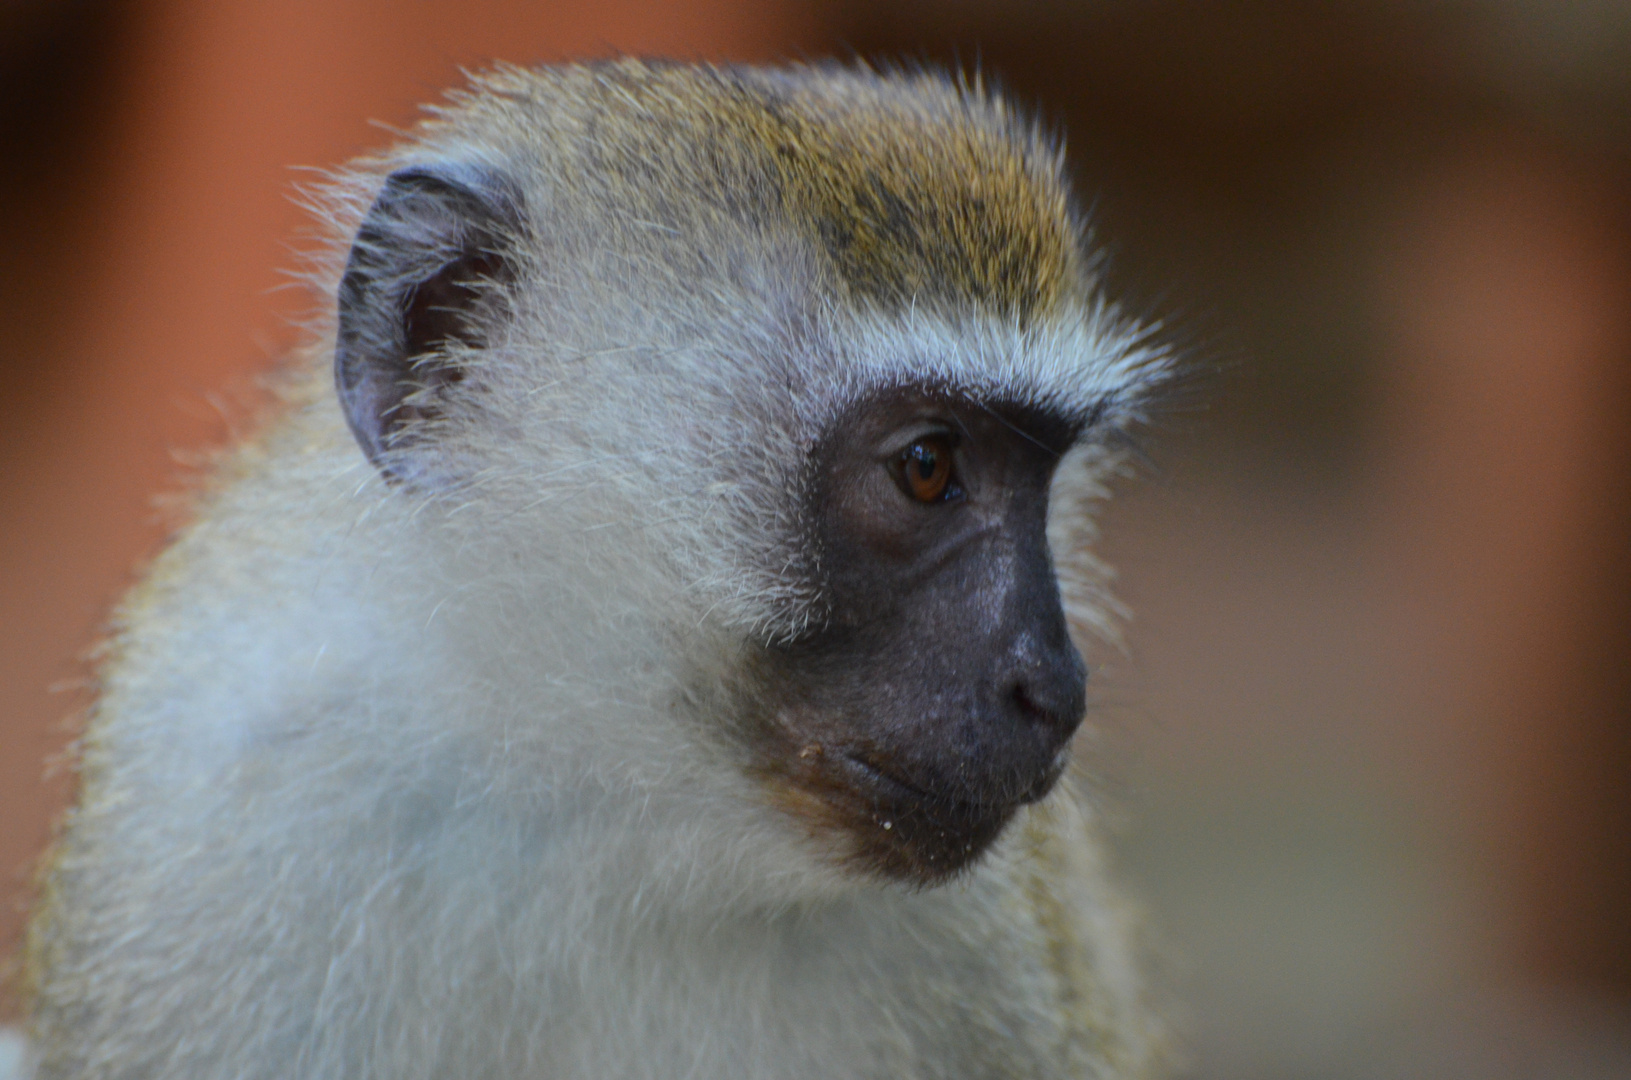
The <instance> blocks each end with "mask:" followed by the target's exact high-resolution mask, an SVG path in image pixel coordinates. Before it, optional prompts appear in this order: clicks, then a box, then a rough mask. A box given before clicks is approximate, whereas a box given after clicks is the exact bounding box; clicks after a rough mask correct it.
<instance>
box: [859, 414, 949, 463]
mask: <svg viewBox="0 0 1631 1080" xmlns="http://www.w3.org/2000/svg"><path fill="white" fill-rule="evenodd" d="M924 439H945V440H946V442H947V444H948V445H950V446H951V448H952V450H953V452H955V451H957V450H959V449H961V447H962V445H963V431H962V429H961V428H959V427H956V426H954V425H952V424H950V423H948V422H946V421H943V420H926V421H924V422H923V423H921V424H913V425H911V426H910V427H906V428H902V429H899V430H897V431H894V432H892V433H891V434H890V436H889V441H888V442H886V443H884V444H883V449H882V451H881V452H880V453H879V455H878V460H880V461H893V460H894V459H895V458H898V457H900V456H901V455H902V454H904V453H906V451H908V450H910V449H911V448H912V445H913V444H914V443H919V442H922V441H923V440H924Z"/></svg>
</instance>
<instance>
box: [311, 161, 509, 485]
mask: <svg viewBox="0 0 1631 1080" xmlns="http://www.w3.org/2000/svg"><path fill="white" fill-rule="evenodd" d="M520 220H521V215H520V212H519V200H518V199H517V198H516V196H515V193H514V191H513V189H512V187H511V186H510V185H508V184H506V183H504V182H502V180H501V179H500V178H499V177H498V176H497V175H496V174H494V173H493V172H492V171H491V170H489V169H486V168H482V167H478V166H473V165H469V164H464V163H454V162H442V163H436V164H421V165H409V166H405V167H403V168H399V169H396V170H395V171H393V172H391V173H390V174H389V175H387V176H386V177H385V179H384V181H383V182H382V183H381V185H380V188H379V191H378V193H377V194H376V195H375V197H374V200H373V202H372V204H371V205H370V206H369V208H368V211H367V213H366V214H364V215H363V219H362V221H361V222H360V223H359V225H358V227H357V231H356V234H355V235H354V237H353V239H352V243H351V248H350V250H349V252H348V253H347V256H346V264H345V270H344V273H343V274H342V276H341V278H340V284H339V289H338V292H337V296H336V305H337V313H336V316H337V317H336V332H335V346H334V384H335V390H336V392H337V394H338V396H339V400H340V407H341V411H342V412H343V413H344V414H345V418H346V423H347V425H348V426H349V427H350V429H351V434H352V436H353V437H354V438H355V439H356V440H357V444H358V446H359V447H361V448H362V451H363V454H364V455H365V456H366V457H367V458H368V460H369V461H370V462H371V463H372V464H373V465H374V467H375V468H376V469H378V470H379V471H380V473H381V474H382V475H383V476H384V477H385V479H386V480H387V481H388V482H392V483H400V482H404V481H407V480H409V479H411V478H412V477H413V476H414V475H416V474H418V473H420V472H422V471H424V470H422V469H420V468H416V467H415V463H414V461H413V460H412V459H413V454H412V450H413V444H412V441H411V440H405V439H404V438H403V436H404V434H405V433H407V432H410V431H412V430H415V429H417V428H418V426H419V423H418V422H419V421H422V420H423V419H424V418H425V416H426V414H427V413H428V412H431V411H434V410H433V409H426V408H424V407H423V406H422V405H417V404H416V405H410V404H408V401H409V399H410V398H411V397H414V396H415V395H418V396H420V397H421V398H423V395H424V394H425V393H426V392H431V393H434V392H435V390H436V389H437V388H438V387H440V386H444V385H447V384H450V383H454V382H457V381H459V379H460V377H461V376H462V372H460V371H459V370H458V369H457V368H453V367H451V366H447V365H441V366H438V365H435V364H434V363H429V364H427V362H426V361H427V358H428V359H430V360H432V361H433V360H434V358H435V357H436V355H437V353H436V351H435V349H434V348H430V349H419V350H417V351H416V350H414V349H413V348H411V347H410V341H412V340H413V339H414V338H415V336H416V335H415V333H414V330H415V327H414V326H413V325H412V320H413V319H414V318H416V317H422V315H423V314H424V312H425V311H427V310H428V311H434V312H437V313H438V314H439V315H440V316H441V317H442V321H443V322H446V321H447V320H446V318H445V316H446V314H447V312H448V309H447V308H446V307H432V308H426V307H425V305H423V304H420V303H416V299H417V298H418V297H419V296H420V294H421V291H422V290H424V289H425V288H426V287H427V286H434V287H436V288H438V289H439V290H440V291H442V292H444V293H445V292H447V291H448V290H454V291H460V290H462V291H464V292H466V293H468V294H469V295H470V297H471V298H472V301H473V299H474V298H475V297H477V296H479V295H480V292H481V291H482V290H479V289H472V288H471V286H470V285H469V284H466V283H465V282H466V281H483V282H489V283H492V282H496V283H499V284H500V285H502V284H505V283H507V282H509V281H513V280H514V278H515V276H516V266H515V260H514V247H515V241H516V235H517V233H518V231H519V225H520ZM461 266H463V267H467V268H468V269H469V270H470V273H468V274H466V275H463V276H462V277H461V276H459V275H457V274H456V271H457V269H458V268H460V267H461ZM419 336H421V337H422V336H423V335H419ZM451 336H452V334H451V333H449V334H445V335H443V336H442V340H446V338H447V337H451Z"/></svg>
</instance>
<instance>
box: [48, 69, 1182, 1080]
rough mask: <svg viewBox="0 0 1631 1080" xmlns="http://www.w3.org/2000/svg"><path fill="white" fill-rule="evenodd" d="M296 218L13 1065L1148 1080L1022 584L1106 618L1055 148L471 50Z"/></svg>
mask: <svg viewBox="0 0 1631 1080" xmlns="http://www.w3.org/2000/svg"><path fill="white" fill-rule="evenodd" d="M329 211H330V213H331V215H332V217H333V220H334V223H335V228H336V233H337V235H339V236H340V237H341V239H340V241H339V242H338V243H337V244H336V256H335V258H334V260H333V265H332V267H331V268H330V269H329V270H328V271H327V272H326V273H327V276H326V278H325V279H324V286H325V288H327V289H328V290H329V294H330V295H332V296H333V297H334V298H335V304H334V322H333V324H332V326H331V327H330V332H329V333H328V334H327V335H326V337H325V340H324V342H323V343H321V344H316V345H313V346H311V347H310V348H309V349H308V350H307V351H306V352H305V353H304V354H302V356H300V357H297V358H296V360H295V363H294V365H293V373H292V374H291V376H290V387H289V389H288V391H287V393H288V397H289V398H290V402H289V405H288V408H287V410H286V412H285V414H284V415H283V416H282V418H281V419H280V420H279V421H277V422H276V423H274V424H273V425H272V426H270V428H269V429H268V430H267V431H266V432H265V433H264V434H263V435H262V436H260V437H259V438H257V439H255V440H253V441H251V442H249V443H248V444H246V445H243V446H241V447H239V448H238V449H237V450H236V451H235V452H233V453H232V454H231V456H230V457H229V458H228V459H227V460H226V462H225V464H224V465H223V466H222V467H221V468H220V470H219V473H218V475H217V477H216V479H215V481H214V483H213V484H212V485H211V486H210V487H209V488H208V490H207V491H206V492H205V493H204V494H203V495H202V496H201V498H200V500H199V505H198V508H197V514H196V519H195V520H194V522H193V523H192V524H191V525H190V526H189V527H188V528H186V529H185V530H184V531H183V532H182V533H181V534H180V535H179V537H178V538H177V539H176V541H175V542H174V544H173V545H172V546H171V547H170V548H169V550H168V551H167V552H165V553H164V554H163V555H162V556H161V557H160V558H159V559H158V560H157V562H156V563H155V564H154V565H153V567H152V569H151V571H150V572H149V573H148V575H147V577H146V580H145V581H143V582H142V584H141V585H139V586H138V587H137V588H136V590H135V591H134V592H133V593H132V594H131V596H130V597H129V598H128V599H127V600H126V601H125V603H124V605H123V606H122V608H121V609H120V611H119V614H118V617H117V623H116V628H115V631H114V634H113V637H112V641H111V643H110V656H109V659H108V660H107V661H106V663H105V666H104V669H103V672H102V690H101V697H100V701H99V703H98V705H97V706H96V709H95V712H94V716H93V717H92V718H91V720H90V722H89V724H88V727H87V730H86V732H85V735H84V739H83V749H82V766H81V768H82V773H81V779H82V791H81V794H80V798H79V804H78V806H77V808H76V809H75V810H74V811H73V812H72V814H71V815H70V817H69V818H68V821H67V824H66V827H65V829H64V831H63V834H62V837H61V840H60V843H59V845H58V847H57V850H56V853H55V855H54V856H53V859H52V864H51V866H50V868H49V871H48V874H47V877H46V881H45V885H44V887H43V890H42V896H41V899H40V901H39V904H38V909H37V911H36V914H35V916H34V921H33V924H32V929H31V934H30V946H29V956H28V969H29V974H30V976H31V981H32V995H33V1002H34V1006H33V1009H34V1011H33V1024H34V1028H33V1035H32V1039H33V1053H34V1055H35V1057H36V1060H37V1074H38V1076H39V1077H40V1078H42V1080H46V1078H49V1080H57V1078H70V1077H72V1078H92V1077H95V1078H113V1077H120V1078H137V1077H141V1078H158V1077H176V1078H181V1077H186V1078H215V1077H219V1078H227V1077H232V1078H237V1080H243V1078H258V1077H265V1078H271V1077H301V1078H319V1077H320V1078H336V1080H338V1078H341V1077H347V1078H359V1077H381V1078H391V1080H401V1078H417V1077H448V1078H472V1077H493V1078H499V1077H505V1078H508V1077H548V1078H579V1077H581V1078H593V1080H608V1078H624V1077H650V1078H659V1077H661V1078H670V1077H698V1078H705V1080H716V1078H725V1077H731V1078H754V1080H757V1078H771V1077H779V1078H788V1080H795V1078H796V1080H815V1078H828V1077H875V1078H903V1077H914V1078H917V1077H921V1078H954V1077H955V1078H995V1077H1012V1078H1028V1080H1034V1078H1064V1077H1071V1078H1084V1077H1095V1078H1109V1077H1117V1078H1123V1077H1143V1076H1149V1075H1154V1074H1156V1073H1158V1072H1159V1071H1160V1069H1161V1061H1162V1059H1163V1051H1162V1049H1161V1045H1162V1044H1161V1039H1160V1037H1159V1024H1158V1023H1157V1021H1156V1020H1155V1018H1154V1017H1153V1015H1152V1010H1150V1009H1149V1008H1148V1004H1147V1000H1146V999H1147V997H1148V994H1147V991H1146V989H1145V986H1144V983H1143V981H1142V980H1141V976H1140V972H1139V969H1138V964H1137V958H1136V955H1135V954H1136V951H1137V950H1136V949H1135V948H1134V947H1133V946H1132V944H1131V939H1132V937H1133V934H1132V930H1131V926H1130V922H1129V920H1128V919H1127V917H1126V916H1125V914H1124V910H1123V906H1122V905H1121V904H1120V902H1119V901H1118V900H1117V899H1116V895H1115V893H1114V891H1113V890H1112V889H1111V888H1110V887H1109V886H1108V885H1107V883H1106V880H1105V874H1104V871H1103V869H1102V857H1101V852H1100V847H1099V844H1098V841H1097V840H1096V839H1095V828H1094V824H1093V815H1092V812H1091V808H1090V804H1089V803H1087V802H1085V801H1084V800H1083V799H1082V798H1081V797H1080V793H1078V792H1076V791H1074V790H1073V787H1074V781H1073V780H1063V781H1062V780H1061V777H1062V776H1064V775H1065V774H1066V772H1067V764H1068V761H1069V757H1070V746H1071V740H1072V735H1073V734H1074V733H1075V732H1076V730H1077V728H1078V724H1079V723H1080V721H1081V720H1082V718H1083V713H1084V710H1085V707H1086V706H1085V701H1086V698H1085V693H1086V691H1085V679H1086V669H1085V667H1084V666H1083V662H1082V659H1081V657H1080V655H1079V653H1078V651H1077V648H1076V647H1075V646H1074V645H1073V643H1072V640H1071V637H1070V634H1069V632H1068V630H1067V621H1069V619H1070V617H1069V616H1067V613H1066V606H1065V604H1064V603H1062V601H1061V590H1060V587H1059V584H1058V580H1057V579H1056V576H1055V568H1054V560H1055V558H1057V559H1059V560H1060V562H1061V564H1062V565H1061V569H1062V572H1063V579H1064V581H1065V585H1066V588H1065V594H1066V596H1067V597H1068V598H1069V602H1070V606H1071V607H1072V608H1073V612H1072V615H1073V617H1074V621H1075V622H1076V623H1077V624H1078V627H1079V628H1085V627H1090V626H1091V625H1092V624H1094V623H1096V622H1098V621H1100V620H1102V618H1103V614H1102V612H1103V605H1102V604H1100V603H1098V602H1097V601H1096V600H1095V595H1096V593H1095V590H1096V588H1097V586H1096V585H1095V580H1096V578H1095V577H1094V575H1093V574H1092V566H1091V565H1090V564H1089V563H1087V562H1086V561H1085V560H1087V559H1088V558H1089V557H1088V556H1087V555H1085V537H1084V535H1083V533H1084V530H1085V529H1086V528H1087V521H1088V519H1087V517H1086V508H1087V504H1088V503H1089V502H1090V501H1091V500H1092V499H1093V498H1095V497H1096V496H1097V495H1098V494H1099V493H1100V480H1101V478H1102V476H1103V474H1104V472H1105V470H1106V469H1107V468H1110V467H1111V466H1112V464H1113V462H1114V460H1115V451H1114V444H1115V442H1116V433H1117V432H1119V431H1122V430H1123V429H1124V428H1125V427H1126V426H1127V425H1128V424H1129V423H1131V422H1133V421H1135V420H1136V419H1137V418H1138V417H1139V414H1140V409H1141V402H1142V401H1143V400H1144V399H1145V395H1146V393H1147V391H1148V390H1149V389H1150V388H1151V387H1153V386H1155V385H1156V384H1157V383H1158V382H1159V381H1160V380H1161V378H1162V376H1163V372H1164V371H1165V369H1166V366H1167V364H1166V360H1165V358H1164V354H1163V353H1162V352H1161V350H1159V349H1158V348H1156V347H1154V346H1152V345H1150V344H1149V343H1148V340H1147V337H1146V336H1145V334H1144V333H1143V332H1142V331H1141V330H1140V329H1139V328H1138V327H1136V326H1134V325H1133V324H1132V323H1130V322H1129V321H1128V320H1126V319H1124V318H1122V317H1121V316H1120V315H1118V314H1117V311H1116V309H1115V308H1114V307H1113V306H1111V305H1109V304H1107V303H1106V302H1105V301H1104V300H1103V299H1102V298H1101V297H1100V295H1099V293H1098V292H1097V291H1096V284H1095V279H1094V273H1093V261H1092V259H1091V257H1090V256H1089V254H1088V253H1087V251H1086V248H1085V241H1084V235H1083V225H1082V221H1081V218H1080V216H1079V214H1078V212H1077V210H1076V209H1075V208H1074V206H1073V204H1072V201H1071V197H1070V193H1069V191H1068V190H1067V185H1066V181H1065V174H1064V167H1063V165H1062V161H1061V157H1060V153H1059V150H1058V148H1057V147H1056V146H1055V145H1054V144H1053V143H1052V142H1050V140H1049V139H1047V138H1046V137H1044V136H1043V135H1041V134H1039V133H1038V131H1037V129H1036V128H1035V127H1034V126H1033V125H1032V124H1031V123H1030V122H1028V121H1027V120H1025V119H1024V118H1022V117H1021V116H1019V115H1017V114H1016V113H1015V111H1014V110H1013V108H1012V107H1011V106H1010V105H1009V104H1008V103H1007V102H1005V101H1004V100H1003V99H1002V98H1001V97H1000V96H997V95H995V94H994V93H992V92H990V91H988V90H987V89H985V88H984V87H983V86H981V85H980V84H979V83H978V82H968V81H958V80H955V79H952V78H948V77H945V76H942V75H938V74H931V73H906V72H894V73H880V72H876V71H871V70H868V69H865V68H856V67H841V66H810V67H793V68H786V69H751V68H718V67H692V66H678V65H659V64H647V63H641V62H636V61H631V60H624V61H617V62H609V63H603V64H593V65H583V66H569V67H548V68H541V69H537V70H522V69H518V68H510V67H501V68H498V69H496V70H493V71H491V72H489V73H487V74H484V75H481V76H479V77H476V78H475V79H474V80H473V82H472V83H471V84H470V86H469V87H468V88H467V89H465V90H462V91H459V92H456V93H454V94H453V95H451V97H450V98H449V99H448V100H447V102H446V103H444V104H443V105H441V106H440V107H437V108H435V109H433V110H432V111H431V113H430V115H429V117H428V118H427V119H426V120H425V121H424V122H423V123H421V124H420V125H419V126H418V127H417V128H415V129H414V130H413V131H412V132H411V134H410V135H409V136H408V137H407V138H406V140H405V141H404V142H403V143H402V144H401V145H399V146H397V147H396V148H394V149H392V150H390V151H389V152H387V153H385V154H383V155H381V156H379V157H378V158H374V159H369V160H366V161H364V162H362V163H360V164H359V165H358V166H356V167H355V169H354V170H352V171H351V172H350V173H348V174H346V175H345V176H344V177H343V178H342V179H341V180H340V181H339V182H338V184H337V185H336V188H335V191H334V193H333V197H332V198H331V199H330V201H329ZM330 372H332V374H330ZM336 387H337V389H338V392H337V393H336V389H335V388H336ZM1050 539H1051V541H1052V542H1051V544H1050Z"/></svg>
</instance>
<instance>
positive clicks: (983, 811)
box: [844, 750, 1068, 818]
mask: <svg viewBox="0 0 1631 1080" xmlns="http://www.w3.org/2000/svg"><path fill="white" fill-rule="evenodd" d="M844 760H845V761H846V762H848V764H849V765H850V766H851V771H852V772H855V773H859V774H860V778H861V779H862V780H863V782H864V783H865V785H866V786H867V787H870V788H872V789H873V790H874V791H878V792H880V793H881V794H883V795H884V796H885V797H886V798H888V799H890V800H891V801H894V802H898V803H906V804H915V805H920V806H941V807H947V808H952V809H955V810H957V811H960V812H961V813H964V814H968V815H970V816H974V817H1001V818H1006V817H1007V815H1009V814H1011V813H1012V812H1013V811H1014V810H1015V809H1017V808H1018V807H1020V806H1024V805H1026V804H1028V803H1034V802H1036V801H1038V800H1040V799H1042V798H1043V797H1044V796H1046V795H1047V794H1048V792H1050V791H1052V790H1053V785H1054V784H1055V783H1057V782H1058V780H1059V777H1060V775H1062V774H1063V773H1064V771H1065V763H1066V761H1067V760H1068V755H1066V754H1063V753H1061V754H1057V755H1055V756H1054V759H1053V760H1052V761H1050V762H1049V764H1048V767H1047V768H1046V769H1044V770H1043V771H1042V773H1041V774H1040V775H1039V776H1038V777H1037V778H1036V779H1035V780H1034V781H1032V782H1031V783H1030V784H1029V785H1028V786H1026V787H1024V788H1022V789H1020V790H1018V791H1015V792H1014V793H1013V794H1011V795H1008V794H1006V793H1005V794H1003V795H999V796H998V797H997V798H977V797H971V793H970V792H968V791H966V790H964V791H959V792H955V793H953V792H947V791H939V792H937V791H932V790H930V789H928V788H926V787H923V786H922V785H920V784H917V783H914V782H912V781H911V780H908V779H906V778H905V777H903V776H901V775H900V773H898V772H896V771H894V770H892V769H889V768H887V767H885V766H882V765H879V764H878V763H877V762H876V761H874V760H873V759H872V758H871V757H869V756H868V755H866V754H865V753H863V752H861V751H856V750H851V751H847V752H845V754H844Z"/></svg>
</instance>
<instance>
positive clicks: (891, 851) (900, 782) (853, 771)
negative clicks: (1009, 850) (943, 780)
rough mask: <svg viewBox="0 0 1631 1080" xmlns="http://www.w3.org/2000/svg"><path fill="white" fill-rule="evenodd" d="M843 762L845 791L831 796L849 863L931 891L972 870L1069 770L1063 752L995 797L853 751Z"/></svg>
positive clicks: (843, 755) (862, 752) (842, 786)
mask: <svg viewBox="0 0 1631 1080" xmlns="http://www.w3.org/2000/svg"><path fill="white" fill-rule="evenodd" d="M840 761H841V769H842V773H843V778H842V783H841V785H840V788H841V790H840V792H835V793H832V794H836V795H837V796H838V797H837V799H835V800H834V802H835V803H836V805H835V809H839V810H840V811H841V817H842V819H843V823H844V826H845V831H846V832H847V833H848V834H849V835H850V837H851V840H852V857H851V860H850V861H853V862H855V863H857V864H859V865H860V866H862V867H864V868H866V869H868V870H871V871H873V872H876V873H880V874H882V875H883V876H885V877H889V878H893V879H896V880H901V881H905V882H907V883H910V884H914V885H919V886H931V885H936V884H939V883H941V882H943V881H946V880H947V879H949V878H952V877H954V876H955V875H957V874H958V873H959V872H960V871H962V870H965V869H966V868H968V867H969V866H971V865H972V864H973V863H974V861H975V860H977V859H978V858H979V857H980V856H981V855H982V854H984V853H985V851H986V850H987V849H988V848H989V847H990V846H991V844H992V843H993V842H994V841H995V840H996V839H997V837H998V836H1000V835H1001V833H1002V830H1003V829H1004V828H1005V827H1006V826H1007V824H1008V822H1009V821H1010V820H1012V818H1013V816H1014V814H1015V813H1016V812H1017V811H1018V810H1019V808H1020V807H1021V806H1023V805H1025V804H1027V803H1033V802H1036V801H1037V800H1038V799H1041V798H1043V797H1044V796H1046V795H1047V794H1048V792H1049V791H1051V790H1052V789H1053V786H1054V784H1055V783H1056V782H1057V781H1058V779H1059V777H1060V775H1061V774H1062V773H1063V771H1064V762H1065V757H1064V755H1059V756H1058V758H1057V760H1055V761H1053V762H1050V764H1049V766H1048V767H1047V768H1046V769H1045V770H1044V771H1043V772H1042V773H1041V775H1039V776H1037V777H1034V778H1032V779H1030V781H1029V782H1028V783H1023V784H1020V783H1014V784H1008V785H1003V786H1002V787H1001V788H999V789H997V790H994V791H993V792H991V793H990V794H989V795H987V794H986V793H984V792H979V793H976V792H970V791H968V790H966V789H962V790H954V791H937V790H935V789H934V788H932V787H930V786H928V785H925V784H923V783H921V782H919V781H916V780H913V779H909V778H908V777H905V776H903V775H901V773H900V772H899V771H898V770H896V769H893V768H890V767H888V766H886V765H883V764H880V763H879V762H878V760H877V759H876V758H875V757H874V756H872V755H869V754H867V753H865V752H864V751H855V750H851V751H846V752H845V753H843V754H842V755H840ZM834 764H839V762H835V763H834ZM829 798H831V795H830V796H829Z"/></svg>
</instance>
